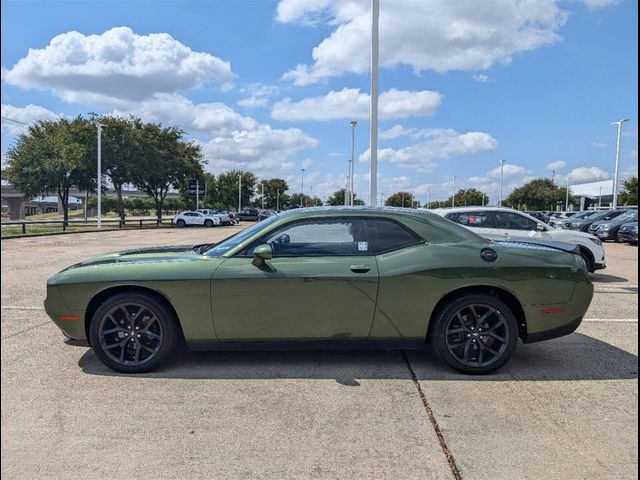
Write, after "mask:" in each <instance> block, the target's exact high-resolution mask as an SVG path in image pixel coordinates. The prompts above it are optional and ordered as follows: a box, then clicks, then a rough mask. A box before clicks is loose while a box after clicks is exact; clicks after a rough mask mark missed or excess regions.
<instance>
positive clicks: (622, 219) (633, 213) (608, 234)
mask: <svg viewBox="0 0 640 480" xmlns="http://www.w3.org/2000/svg"><path fill="white" fill-rule="evenodd" d="M637 221H638V210H627V211H626V212H624V213H622V214H620V215H618V216H616V217H614V218H612V219H611V220H597V221H595V222H593V223H592V224H591V225H590V226H589V233H590V234H592V235H595V236H596V237H598V238H599V239H600V240H614V241H616V242H619V241H620V239H619V237H618V233H619V231H620V227H622V225H624V224H626V223H631V222H637Z"/></svg>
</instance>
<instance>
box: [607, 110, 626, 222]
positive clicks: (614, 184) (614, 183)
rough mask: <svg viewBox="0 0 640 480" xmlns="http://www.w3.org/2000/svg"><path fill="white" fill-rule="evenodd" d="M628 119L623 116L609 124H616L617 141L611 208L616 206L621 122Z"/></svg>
mask: <svg viewBox="0 0 640 480" xmlns="http://www.w3.org/2000/svg"><path fill="white" fill-rule="evenodd" d="M628 121H629V119H628V118H623V119H621V120H618V121H617V122H613V123H612V124H611V125H618V142H617V144H616V172H615V174H614V176H613V205H612V207H611V208H612V209H613V210H615V209H616V208H618V170H619V169H620V139H621V137H622V124H623V123H624V122H628Z"/></svg>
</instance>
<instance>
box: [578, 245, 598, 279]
mask: <svg viewBox="0 0 640 480" xmlns="http://www.w3.org/2000/svg"><path fill="white" fill-rule="evenodd" d="M580 257H581V258H582V260H584V263H586V264H587V272H589V273H593V272H594V271H595V266H594V260H593V256H592V255H591V253H590V252H589V251H588V250H586V249H584V248H581V249H580Z"/></svg>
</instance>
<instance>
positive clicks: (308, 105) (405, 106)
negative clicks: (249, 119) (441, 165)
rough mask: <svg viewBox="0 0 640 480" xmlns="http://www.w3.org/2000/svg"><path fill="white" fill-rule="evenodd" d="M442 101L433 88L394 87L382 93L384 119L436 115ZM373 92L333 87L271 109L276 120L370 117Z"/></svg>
mask: <svg viewBox="0 0 640 480" xmlns="http://www.w3.org/2000/svg"><path fill="white" fill-rule="evenodd" d="M441 102H442V95H441V94H440V93H438V92H432V91H430V90H422V91H408V90H396V89H395V88H392V89H390V90H387V91H386V92H383V93H381V94H380V97H379V99H378V111H379V115H380V119H383V120H384V119H391V118H407V117H418V116H430V115H433V114H434V113H435V111H436V109H437V108H438V107H439V106H440V103H441ZM369 107H370V96H369V94H368V93H365V92H360V89H358V88H346V87H345V88H343V89H342V90H340V91H335V90H332V91H330V92H329V93H327V94H326V95H323V96H319V97H309V98H305V99H303V100H300V101H299V102H294V101H293V100H291V98H285V99H284V100H281V101H279V102H277V103H276V104H275V105H274V106H273V109H272V110H271V116H272V117H273V118H275V119H276V120H296V121H302V120H317V121H326V120H335V119H350V118H351V119H352V118H357V119H363V118H369Z"/></svg>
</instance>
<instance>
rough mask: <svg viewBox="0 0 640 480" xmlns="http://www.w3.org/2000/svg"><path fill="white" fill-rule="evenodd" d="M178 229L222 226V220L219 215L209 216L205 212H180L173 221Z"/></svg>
mask: <svg viewBox="0 0 640 480" xmlns="http://www.w3.org/2000/svg"><path fill="white" fill-rule="evenodd" d="M171 223H173V224H174V225H175V226H176V227H179V228H182V227H188V226H193V225H199V226H201V227H214V226H216V225H220V223H221V220H220V217H219V216H218V215H208V214H206V213H203V212H180V213H179V214H178V215H176V216H175V217H174V218H173V220H172V221H171Z"/></svg>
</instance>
